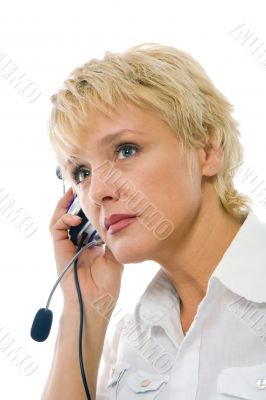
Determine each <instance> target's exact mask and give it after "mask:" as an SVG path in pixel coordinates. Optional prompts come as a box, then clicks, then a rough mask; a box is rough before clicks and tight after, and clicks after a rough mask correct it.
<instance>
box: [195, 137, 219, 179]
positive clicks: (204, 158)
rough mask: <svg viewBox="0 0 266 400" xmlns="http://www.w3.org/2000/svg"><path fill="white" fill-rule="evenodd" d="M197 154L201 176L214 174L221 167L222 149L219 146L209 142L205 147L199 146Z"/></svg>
mask: <svg viewBox="0 0 266 400" xmlns="http://www.w3.org/2000/svg"><path fill="white" fill-rule="evenodd" d="M198 154H199V162H200V168H201V174H202V175H203V176H214V175H216V174H217V173H218V172H219V171H220V170H221V169H222V168H223V163H224V150H223V149H222V147H221V146H216V147H215V146H214V145H213V144H212V143H210V144H209V145H208V146H206V147H205V148H200V149H199V150H198Z"/></svg>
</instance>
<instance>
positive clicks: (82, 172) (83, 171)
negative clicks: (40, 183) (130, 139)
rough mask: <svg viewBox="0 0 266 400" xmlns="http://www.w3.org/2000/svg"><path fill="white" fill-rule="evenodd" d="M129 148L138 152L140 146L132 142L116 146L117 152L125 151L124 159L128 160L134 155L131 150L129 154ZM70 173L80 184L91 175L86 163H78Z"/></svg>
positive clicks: (76, 182)
mask: <svg viewBox="0 0 266 400" xmlns="http://www.w3.org/2000/svg"><path fill="white" fill-rule="evenodd" d="M128 150H134V151H136V152H138V151H139V147H138V146H136V145H134V144H130V143H119V144H118V145H117V146H116V147H115V154H119V153H121V152H125V155H126V156H125V158H124V159H125V160H126V159H128V158H130V157H131V155H132V154H131V151H129V153H130V154H129V155H128ZM122 160H123V159H122ZM70 174H71V178H72V179H73V181H74V182H75V184H76V185H78V184H80V183H82V182H83V181H84V180H85V179H87V178H88V177H89V176H90V170H89V169H88V168H87V167H85V165H78V166H77V167H76V168H75V169H74V171H73V172H71V173H70Z"/></svg>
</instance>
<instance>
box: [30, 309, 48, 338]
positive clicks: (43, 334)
mask: <svg viewBox="0 0 266 400" xmlns="http://www.w3.org/2000/svg"><path fill="white" fill-rule="evenodd" d="M52 322H53V313H52V311H51V310H49V309H48V308H40V309H39V311H38V312H37V314H36V315H35V318H34V320H33V323H32V327H31V331H30V335H31V337H32V339H33V340H36V342H43V341H44V340H46V339H47V338H48V336H49V333H50V330H51V326H52Z"/></svg>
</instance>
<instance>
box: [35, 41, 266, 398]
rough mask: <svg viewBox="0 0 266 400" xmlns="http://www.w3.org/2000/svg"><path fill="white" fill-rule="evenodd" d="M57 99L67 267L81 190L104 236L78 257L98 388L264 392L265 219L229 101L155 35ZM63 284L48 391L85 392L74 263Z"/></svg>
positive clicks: (147, 393)
mask: <svg viewBox="0 0 266 400" xmlns="http://www.w3.org/2000/svg"><path fill="white" fill-rule="evenodd" d="M51 100H52V104H53V108H52V113H51V119H50V124H49V132H50V138H51V143H52V146H53V148H54V151H55V154H56V157H57V160H58V163H59V165H60V168H61V171H62V174H63V175H64V178H65V179H66V180H67V181H68V182H69V183H70V186H71V188H70V189H69V190H68V191H67V193H66V194H65V195H64V196H63V197H62V198H61V199H60V201H59V202H58V204H57V206H56V209H55V211H54V214H53V216H52V219H51V223H50V231H51V235H52V238H53V243H54V251H55V259H56V265H57V270H58V273H60V272H61V271H62V269H63V268H64V266H65V265H66V264H67V262H68V261H69V260H70V259H71V258H72V257H73V256H74V254H75V253H76V250H77V248H76V246H75V245H74V244H73V243H72V242H71V241H70V240H69V235H68V229H69V228H70V227H74V226H78V225H79V223H80V220H78V219H77V218H75V217H74V216H73V215H70V214H69V213H67V210H68V205H69V203H70V202H71V200H72V199H73V195H74V194H76V195H77V196H78V199H79V202H80V205H81V208H82V210H83V211H84V213H85V215H86V216H87V217H88V219H89V220H90V221H91V223H92V225H93V226H94V227H95V229H96V230H97V232H98V233H99V235H100V237H101V238H102V240H103V241H104V242H105V245H102V246H101V247H94V248H90V249H87V250H85V251H84V253H82V254H81V255H80V257H79V261H78V276H79V282H80V288H81V293H82V297H83V305H84V332H83V357H84V366H85V370H86V378H87V382H88V387H89V391H90V396H91V399H93V400H94V399H97V400H107V399H117V400H130V399H134V400H135V399H149V400H150V399H155V398H156V399H159V400H165V399H169V400H176V399H180V400H185V399H187V400H192V399H193V400H214V399H231V398H232V399H252V400H254V399H264V398H266V397H265V396H266V323H265V320H266V284H265V282H266V251H265V249H266V225H265V224H263V223H262V222H261V221H260V220H259V219H258V218H257V216H256V215H255V214H254V212H253V211H252V208H251V206H250V203H251V202H250V199H249V198H248V197H247V196H245V195H244V194H241V193H239V192H238V191H237V190H236V189H235V187H234V183H233V178H234V175H235V173H236V171H237V170H238V168H239V166H240V164H241V163H242V160H243V148H242V145H241V142H240V133H239V130H238V128H237V122H236V121H235V120H234V119H233V117H232V111H233V107H232V105H231V104H230V103H229V102H228V100H227V99H226V98H225V97H224V96H223V95H222V94H221V93H220V92H219V91H218V90H217V89H216V87H215V86H214V85H213V83H212V82H211V80H210V79H209V77H208V76H207V75H206V72H205V71H204V69H203V68H202V67H201V66H200V65H199V64H198V62H197V61H195V60H194V59H193V58H192V57H191V56H190V55H189V54H187V53H185V52H183V51H180V50H178V49H176V48H173V47H170V46H164V45H160V44H156V43H146V44H142V45H139V46H135V47H133V48H130V49H129V50H127V51H125V52H123V53H111V52H107V53H106V54H105V56H104V58H103V59H100V60H98V59H92V60H90V61H89V62H88V63H86V64H84V65H83V66H82V67H80V68H76V69H75V70H74V71H73V72H72V73H71V75H70V77H69V78H68V79H67V80H66V81H65V82H64V86H63V88H61V89H60V90H59V91H58V93H56V94H54V95H53V96H52V97H51ZM106 165H108V166H111V170H108V173H106V170H105V173H103V170H104V168H102V167H103V166H106ZM114 178H115V179H114ZM119 214H120V215H119ZM146 260H152V261H154V262H156V263H158V265H159V266H160V268H159V271H158V273H157V274H156V275H155V277H154V278H153V280H152V281H151V283H150V284H149V285H148V287H147V289H146V290H145V292H144V293H143V295H142V296H141V299H140V300H139V301H138V303H137V305H136V308H135V310H134V312H133V313H132V314H131V315H125V316H123V318H121V319H119V320H118V319H117V321H116V323H115V324H113V326H114V329H113V330H111V329H110V334H108V332H109V331H108V332H107V328H108V326H109V323H110V320H111V321H112V318H113V317H114V314H112V313H113V310H114V305H115V304H116V302H117V300H118V298H119V292H120V286H121V278H122V273H123V269H124V265H125V264H128V263H131V264H134V263H140V262H142V261H146ZM138 279H141V276H139V277H136V280H135V282H137V281H138ZM135 282H134V283H133V284H136V283H135ZM61 289H62V292H63V298H64V307H63V310H62V315H61V318H60V324H59V331H58V337H57V341H56V345H55V352H54V359H53V363H52V366H51V370H50V374H49V377H48V379H47V383H46V386H45V388H44V392H43V395H42V400H61V399H62V400H63V399H64V400H73V399H78V400H81V399H86V398H87V397H86V394H85V391H84V387H83V383H82V378H81V374H80V367H79V361H78V352H77V348H78V331H79V303H78V297H77V293H76V288H75V284H74V278H73V271H72V270H71V271H69V273H68V275H66V276H65V277H64V279H63V280H62V282H61ZM101 300H104V301H103V302H102V303H101ZM105 300H107V303H106V302H105ZM95 305H96V306H95ZM111 305H113V306H112V307H111ZM104 308H105V309H106V310H107V312H106V313H104V312H103V309H104ZM108 312H109V314H108ZM107 314H108V317H107ZM263 318H264V319H263Z"/></svg>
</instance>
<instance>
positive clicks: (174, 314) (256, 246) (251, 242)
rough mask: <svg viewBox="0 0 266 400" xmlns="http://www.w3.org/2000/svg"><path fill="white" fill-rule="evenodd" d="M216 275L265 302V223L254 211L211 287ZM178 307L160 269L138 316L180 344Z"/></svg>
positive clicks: (242, 293) (237, 290) (241, 292)
mask: <svg viewBox="0 0 266 400" xmlns="http://www.w3.org/2000/svg"><path fill="white" fill-rule="evenodd" d="M214 278H217V279H218V280H219V281H220V282H221V283H222V284H223V285H224V286H226V287H227V288H228V289H230V290H231V291H233V292H234V293H236V294H238V295H240V296H241V297H245V298H246V299H248V300H250V301H252V302H258V303H260V302H266V223H263V222H262V221H260V220H259V219H258V217H257V216H256V215H255V213H254V212H253V211H250V212H249V214H248V216H247V217H246V219H245V221H244V222H243V224H242V225H241V227H240V229H239V231H238V232H237V234H236V236H235V237H234V239H233V240H232V242H231V243H230V245H229V247H228V248H227V250H226V251H225V253H224V255H223V257H222V259H221V260H220V262H219V264H218V265H217V267H216V268H215V270H214V271H213V273H212V275H211V276H210V279H209V282H208V288H209V286H210V285H211V284H212V283H213V280H214ZM179 309H180V308H179V296H178V293H177V292H176V289H175V287H174V285H173V284H172V282H171V281H170V279H169V278H168V276H167V275H166V273H165V272H164V271H163V269H162V268H160V269H159V271H158V272H157V273H156V275H155V276H154V278H153V279H152V281H151V282H150V283H149V285H148V286H147V288H146V290H145V292H144V293H143V295H142V296H141V298H140V300H139V303H138V305H137V314H138V318H140V319H141V320H142V321H143V322H144V323H145V324H146V325H150V326H156V325H159V326H161V327H163V328H164V329H165V330H166V331H167V332H168V335H169V336H170V338H171V339H172V341H173V343H177V340H178V337H179V335H180V332H178V327H179V325H178V323H177V322H176V320H177V318H178V314H179ZM181 333H182V332H181Z"/></svg>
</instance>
